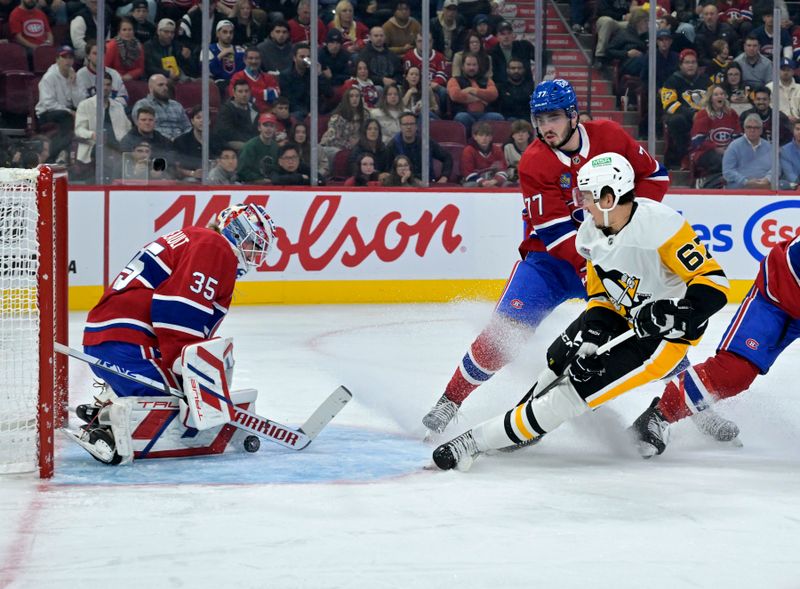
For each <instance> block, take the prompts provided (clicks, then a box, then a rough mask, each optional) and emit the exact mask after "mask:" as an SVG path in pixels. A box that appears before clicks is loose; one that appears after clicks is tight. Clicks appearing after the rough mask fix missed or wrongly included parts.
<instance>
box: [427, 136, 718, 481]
mask: <svg viewBox="0 0 800 589" xmlns="http://www.w3.org/2000/svg"><path fill="white" fill-rule="evenodd" d="M633 188H634V171H633V168H632V167H631V165H630V162H628V160H627V159H626V158H625V157H623V156H621V155H619V154H617V153H610V152H609V153H603V154H600V155H598V156H595V157H593V158H592V159H591V160H589V161H588V162H587V163H586V164H585V165H584V166H583V167H581V169H580V171H579V173H578V190H579V191H580V197H581V198H582V199H583V202H582V206H583V208H584V210H585V211H586V213H587V214H588V216H587V218H586V219H585V220H584V221H583V223H582V224H581V226H580V228H579V229H578V236H577V239H576V242H575V246H576V248H577V250H578V252H579V253H580V254H581V255H582V256H584V257H585V258H586V260H587V275H586V276H587V282H586V290H587V294H588V296H589V302H588V304H587V307H586V309H585V310H584V312H583V313H582V314H581V316H580V317H578V319H576V320H575V321H573V322H572V324H571V325H570V326H569V327H567V329H566V330H565V331H564V333H562V334H561V335H560V336H559V337H558V338H556V340H555V342H554V343H553V344H551V346H550V348H549V349H548V351H547V365H548V368H547V369H546V370H545V371H544V372H543V373H542V374H541V375H540V376H539V379H538V382H537V385H536V387H535V388H534V390H533V391H532V395H531V396H530V398H528V399H526V400H524V401H523V402H521V403H520V404H518V405H517V406H516V407H514V408H513V409H511V410H510V411H508V412H506V413H505V414H503V415H499V416H497V417H495V418H493V419H490V420H488V421H486V422H484V423H482V424H480V425H478V426H476V427H475V428H473V429H472V430H470V431H468V432H466V433H464V434H461V435H460V436H458V437H457V438H455V439H453V440H451V441H450V442H447V443H446V444H443V445H441V446H439V447H438V448H437V449H436V450H435V451H434V453H433V459H434V462H435V463H436V465H437V466H438V467H439V468H441V469H443V470H447V469H451V468H459V469H461V470H464V469H467V468H469V466H470V465H471V464H472V462H473V460H474V459H475V457H476V456H478V455H479V454H481V453H483V452H486V451H489V450H496V449H503V448H507V447H509V446H514V445H520V444H529V443H531V442H534V441H537V440H538V439H539V438H541V436H543V435H544V434H546V433H547V432H549V431H552V430H553V429H555V428H556V427H558V426H559V425H561V424H562V423H563V422H565V421H567V420H568V419H571V418H573V417H576V416H578V415H580V414H582V413H584V412H586V411H588V410H590V409H596V408H597V407H599V406H600V405H602V404H603V403H606V402H608V401H610V400H611V399H614V398H616V397H618V396H619V395H621V394H622V393H625V392H627V391H629V390H631V389H633V388H635V387H637V386H640V385H643V384H645V383H648V382H651V381H653V380H658V379H660V378H663V377H664V376H666V375H668V374H669V373H670V372H671V371H672V370H673V369H675V368H676V367H677V366H678V364H679V363H680V361H681V360H682V359H683V357H684V356H685V355H686V352H687V349H688V347H689V346H690V345H695V344H697V342H699V341H700V338H701V337H702V334H703V332H704V331H705V328H706V325H707V323H708V318H709V317H710V316H711V315H713V314H714V313H716V312H717V311H718V310H719V309H721V308H722V307H723V306H724V305H725V303H726V302H727V292H728V288H729V285H728V280H727V278H726V277H725V274H724V272H723V271H722V268H720V266H719V264H718V263H717V262H716V260H714V259H713V258H712V257H711V254H710V253H709V252H708V251H707V250H706V248H705V247H704V246H703V245H702V244H701V243H700V238H699V237H698V236H697V234H696V233H695V231H694V230H693V229H692V227H691V226H690V225H689V223H688V222H687V221H686V220H685V219H684V218H683V217H681V215H680V214H678V213H677V212H675V211H674V210H672V209H670V208H669V207H667V206H666V205H663V204H661V203H657V202H654V201H651V200H648V199H642V200H638V199H636V198H635V196H634V193H633ZM631 328H632V329H633V330H634V332H635V336H636V337H631V338H629V339H627V340H625V341H623V342H621V343H618V344H617V345H616V346H614V347H612V348H611V349H610V350H609V351H607V352H606V353H604V354H601V355H597V354H596V352H597V350H598V348H599V347H600V346H601V345H602V344H604V343H606V342H608V341H609V340H611V339H612V338H614V337H616V336H618V335H620V334H622V333H623V332H625V331H628V330H630V329H631Z"/></svg>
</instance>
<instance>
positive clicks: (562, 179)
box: [558, 172, 572, 190]
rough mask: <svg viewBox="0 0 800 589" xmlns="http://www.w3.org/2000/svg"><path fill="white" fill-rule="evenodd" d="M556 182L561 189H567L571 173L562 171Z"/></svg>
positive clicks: (569, 184) (569, 185)
mask: <svg viewBox="0 0 800 589" xmlns="http://www.w3.org/2000/svg"><path fill="white" fill-rule="evenodd" d="M558 183H559V184H560V185H561V190H569V189H570V187H571V186H572V174H570V173H569V172H564V173H563V174H561V176H559V178H558Z"/></svg>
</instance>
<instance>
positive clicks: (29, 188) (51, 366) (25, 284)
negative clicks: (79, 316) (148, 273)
mask: <svg viewBox="0 0 800 589" xmlns="http://www.w3.org/2000/svg"><path fill="white" fill-rule="evenodd" d="M66 196H67V195H66V177H65V176H64V175H63V174H60V173H58V172H54V170H53V169H51V168H50V167H48V166H40V167H39V169H34V170H18V169H1V168H0V295H1V296H2V299H1V300H0V473H2V474H5V473H19V472H30V471H35V470H37V469H38V471H39V475H40V476H41V477H42V478H48V477H50V476H52V474H53V438H54V428H55V427H56V426H57V425H61V420H62V419H63V417H64V416H65V408H66V378H67V375H66V361H65V360H64V359H62V358H54V354H53V342H54V341H55V340H56V338H58V339H59V340H60V341H62V342H64V343H66V329H67V317H66V298H67V294H66V293H67V290H66V271H67V264H68V262H67V258H66ZM56 219H58V222H56ZM59 229H60V230H61V231H60V232H61V234H60V235H59V231H58V230H59Z"/></svg>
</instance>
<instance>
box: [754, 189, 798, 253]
mask: <svg viewBox="0 0 800 589" xmlns="http://www.w3.org/2000/svg"><path fill="white" fill-rule="evenodd" d="M798 233H800V200H786V201H781V202H775V203H772V204H769V205H766V206H763V207H761V208H760V209H758V210H757V211H756V212H755V213H753V215H752V216H751V217H750V219H748V221H747V224H746V225H745V228H744V245H745V247H746V248H747V251H748V252H749V253H750V255H751V256H753V257H754V258H756V259H761V258H763V257H764V256H765V255H766V254H767V252H768V251H769V250H770V248H772V247H773V246H774V245H775V244H777V243H779V242H781V241H786V240H787V239H792V238H793V237H795V236H796V235H797V234H798Z"/></svg>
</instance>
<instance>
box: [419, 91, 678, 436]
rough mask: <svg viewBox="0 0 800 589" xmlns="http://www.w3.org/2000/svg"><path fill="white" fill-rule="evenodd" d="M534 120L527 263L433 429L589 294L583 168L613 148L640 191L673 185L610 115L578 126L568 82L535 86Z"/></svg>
mask: <svg viewBox="0 0 800 589" xmlns="http://www.w3.org/2000/svg"><path fill="white" fill-rule="evenodd" d="M531 118H532V120H533V124H534V127H535V128H536V134H537V136H538V140H537V141H534V142H533V143H532V144H531V145H530V146H529V147H528V149H527V150H526V151H525V153H524V154H523V155H522V159H521V160H520V162H519V177H520V186H521V188H522V198H523V202H524V210H523V218H524V220H525V236H524V240H523V242H522V244H521V245H520V247H519V251H520V254H521V257H522V260H521V261H519V262H517V263H516V265H515V266H514V268H513V269H512V271H511V276H510V277H509V279H508V282H507V283H506V286H505V288H504V291H503V294H502V296H501V298H500V300H499V301H498V303H497V306H496V307H495V310H494V313H493V315H492V319H491V320H490V322H489V324H488V325H487V326H486V327H485V328H484V329H483V331H482V332H481V333H480V334H479V335H478V337H477V338H476V339H475V341H473V342H472V345H471V346H470V347H469V349H468V350H467V352H466V354H464V357H463V358H462V359H461V362H460V364H459V365H458V367H457V368H456V370H455V373H454V374H453V376H452V378H451V379H450V382H449V383H448V384H447V387H446V388H445V391H444V394H443V395H442V396H441V398H439V400H438V401H437V402H436V404H435V405H434V407H433V408H432V409H431V410H430V412H429V413H428V414H427V415H425V416H424V417H423V419H422V423H423V424H424V425H425V427H426V428H427V429H428V430H430V431H431V432H436V433H441V432H443V431H444V429H445V428H446V427H447V425H448V424H449V423H450V421H451V420H452V419H453V417H454V416H455V415H456V413H457V412H458V409H459V407H460V406H461V404H462V403H463V402H464V400H465V399H466V398H467V397H468V396H469V395H470V393H472V391H474V390H475V389H476V388H477V387H479V386H480V385H482V384H483V383H485V382H486V381H488V380H489V379H490V378H491V377H492V376H493V375H494V374H495V373H496V372H497V371H498V370H500V369H501V368H502V367H503V366H505V365H506V364H507V363H508V362H509V361H511V359H512V358H513V354H514V352H515V351H516V350H517V349H518V348H519V347H520V345H521V344H522V343H523V342H524V340H525V338H527V337H528V336H529V335H530V334H531V333H532V332H533V331H534V330H535V329H536V327H537V326H538V325H539V323H541V321H542V320H543V319H544V318H545V317H547V316H548V315H549V314H550V313H551V312H552V310H553V309H554V308H555V307H557V306H558V305H560V304H561V303H562V302H564V301H566V300H568V299H573V298H585V297H586V289H585V287H584V285H583V281H584V279H585V274H586V261H585V260H584V259H583V258H582V257H581V256H580V255H579V254H578V252H577V251H576V249H575V236H576V234H577V227H578V225H579V224H580V222H581V221H582V219H583V211H582V210H581V208H580V206H579V205H578V204H577V199H576V198H575V194H574V192H575V191H576V190H577V188H576V182H577V176H578V170H579V169H580V168H581V166H583V164H585V163H586V162H587V161H588V160H590V159H591V158H593V157H594V156H596V155H598V154H600V153H604V152H615V153H619V154H621V155H623V156H624V157H625V158H626V159H627V160H628V161H629V162H630V164H631V166H632V167H633V170H634V176H635V188H636V194H637V195H638V196H641V197H645V198H650V199H653V200H656V201H661V199H662V198H663V197H664V194H665V193H666V192H667V189H668V188H669V176H668V174H667V171H666V169H665V168H664V167H663V166H662V165H660V164H659V163H658V162H657V161H656V160H655V159H654V158H653V157H652V156H651V155H650V154H649V153H648V152H647V151H646V150H645V149H644V148H643V147H641V146H640V145H639V144H638V143H637V142H636V141H635V140H634V139H633V138H632V137H631V136H630V135H628V133H626V132H625V131H624V130H623V129H622V127H620V125H618V124H617V123H615V122H613V121H604V120H598V121H588V122H585V123H578V102H577V98H576V96H575V92H574V90H573V89H572V86H571V85H570V84H569V82H567V81H566V80H561V79H556V80H548V81H545V82H542V83H540V84H539V85H538V86H536V89H535V90H534V92H533V95H532V96H531Z"/></svg>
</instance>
